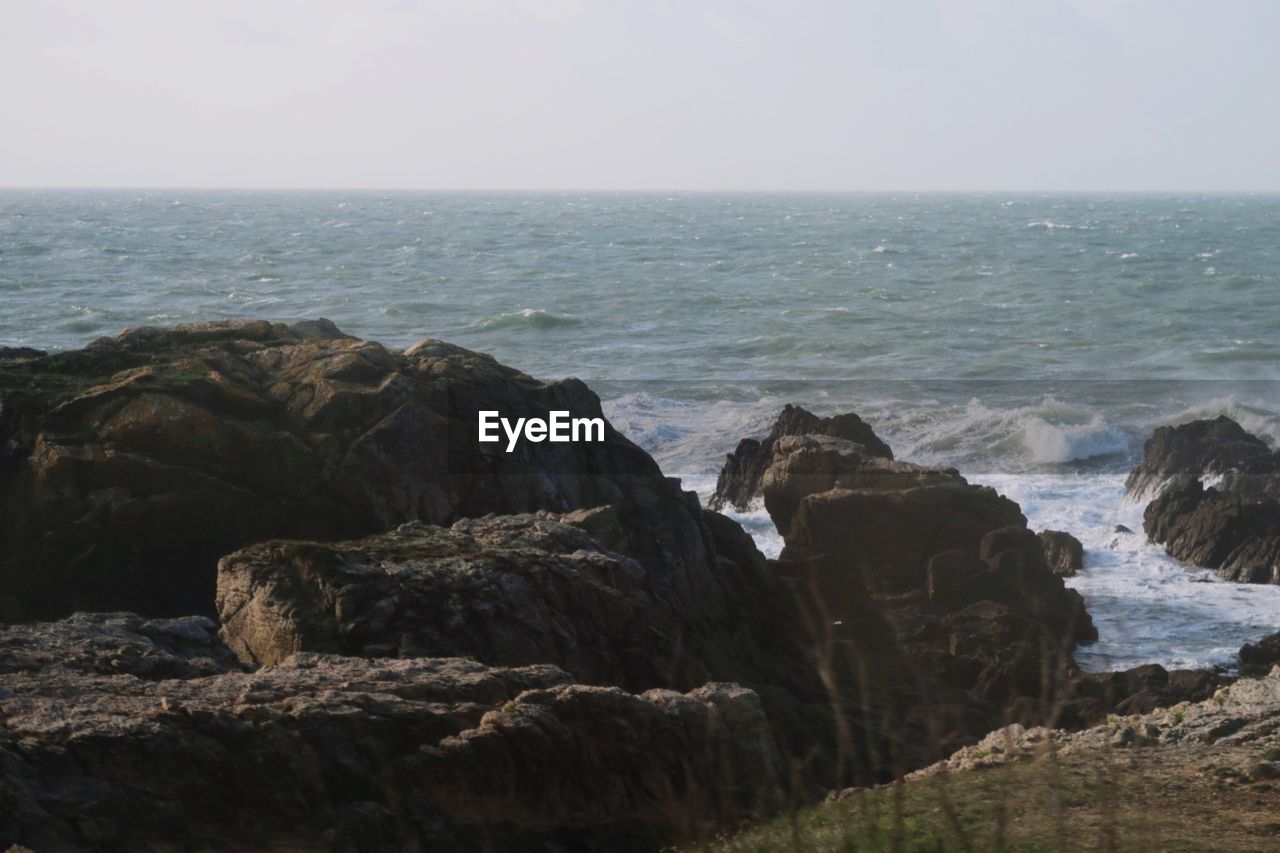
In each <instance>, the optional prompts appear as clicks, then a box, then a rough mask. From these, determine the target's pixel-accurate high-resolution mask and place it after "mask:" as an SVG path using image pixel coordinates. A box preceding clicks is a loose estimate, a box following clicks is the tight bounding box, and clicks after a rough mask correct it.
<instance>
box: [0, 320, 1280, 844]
mask: <svg viewBox="0 0 1280 853" xmlns="http://www.w3.org/2000/svg"><path fill="white" fill-rule="evenodd" d="M481 409H500V410H502V411H503V412H504V414H506V413H511V414H513V415H518V416H524V415H545V414H546V413H547V412H548V411H550V410H552V409H559V410H567V411H570V412H572V413H573V414H575V415H582V416H590V417H603V414H602V412H601V409H600V401H599V399H598V398H597V397H596V396H595V394H593V393H592V392H591V391H590V389H588V388H587V387H586V386H585V385H584V384H583V383H581V382H579V381H577V380H572V379H569V380H564V381H560V382H552V383H544V382H539V381H537V380H535V379H533V378H531V377H529V376H526V375H525V374H522V373H520V372H519V371H517V370H514V369H512V368H509V367H506V366H504V365H501V364H499V363H498V362H496V361H495V360H493V359H492V358H490V357H489V356H485V355H482V354H478V353H473V352H469V351H467V350H464V349H462V348H459V347H455V346H452V345H450V344H446V343H442V342H439V341H431V340H428V341H422V342H419V343H418V344H415V345H414V346H412V347H409V348H408V349H405V350H403V351H398V350H392V349H387V348H385V347H382V346H381V345H379V344H376V343H373V342H368V341H362V340H358V339H355V338H352V337H350V336H348V335H345V334H344V333H342V332H341V331H340V330H338V329H337V328H336V327H334V326H333V325H332V324H331V323H328V322H327V321H312V322H307V323H301V324H295V325H293V326H285V325H281V324H273V323H268V322H264V321H243V322H224V323H210V324H199V325H194V326H180V327H176V328H173V329H153V328H143V329H134V330H128V331H126V332H124V333H122V334H120V335H119V336H117V337H114V338H106V339H100V340H98V341H95V342H94V343H92V344H90V345H89V346H87V347H85V348H84V349H82V350H75V351H68V352H64V353H58V354H54V355H46V354H43V353H39V352H37V351H16V350H0V508H3V510H4V512H3V516H0V618H3V620H4V622H5V623H7V624H6V625H4V626H0V679H2V680H0V721H2V722H3V727H2V728H0V786H3V790H4V791H5V792H6V793H5V796H3V797H0V843H2V844H5V845H9V844H21V845H26V846H28V847H33V848H36V849H43V848H55V849H56V848H65V847H71V848H74V847H99V848H114V847H126V846H128V847H137V846H148V845H151V846H157V847H174V848H176V847H190V846H195V847H216V848H239V847H254V848H265V849H284V848H289V849H379V848H384V847H400V846H418V847H421V848H424V849H459V848H461V849H484V848H510V847H528V846H533V845H559V846H569V847H598V846H600V847H603V846H607V847H609V848H610V849H637V850H645V849H654V848H656V847H659V846H662V845H664V844H670V843H673V842H678V841H687V840H698V839H706V838H710V837H712V836H714V835H716V834H718V833H721V832H723V831H725V830H726V829H729V828H732V827H735V826H738V825H740V824H742V823H744V822H751V821H758V820H761V819H765V818H768V817H769V816H771V815H773V814H775V813H777V812H778V811H779V810H781V809H783V808H787V807H792V806H795V805H797V804H804V803H811V802H815V801H817V800H818V799H820V798H821V797H822V796H823V795H824V794H825V792H826V791H828V790H831V789H844V788H847V787H849V786H855V787H856V786H873V785H876V784H881V783H884V782H888V781H890V780H892V779H895V778H901V777H902V776H903V775H904V774H906V773H909V772H912V771H917V770H919V769H920V768H924V767H928V766H930V765H933V764H935V763H936V762H938V761H942V760H946V759H947V758H948V756H950V755H952V754H954V753H955V751H956V750H957V749H962V748H964V747H966V746H972V745H973V744H977V743H979V742H980V741H981V739H982V738H984V737H986V736H987V735H988V734H989V733H991V732H992V731H995V730H1001V729H1003V727H1006V726H1009V725H1018V726H1023V727H1025V728H1027V729H1034V728H1035V727H1049V728H1050V729H1062V730H1070V729H1081V728H1085V727H1088V726H1091V725H1095V724H1098V723H1105V721H1106V720H1107V719H1108V717H1109V716H1111V715H1115V714H1122V715H1123V714H1144V713H1149V712H1152V711H1153V710H1154V709H1156V708H1160V707H1166V706H1171V705H1175V704H1177V703H1179V702H1198V701H1202V700H1206V699H1209V698H1211V697H1212V696H1214V695H1215V693H1216V691H1219V690H1221V689H1222V688H1223V687H1224V686H1226V685H1227V684H1229V683H1230V681H1231V680H1232V679H1230V678H1227V677H1224V676H1223V675H1222V674H1220V673H1212V672H1198V671H1175V672H1172V673H1170V672H1166V671H1165V670H1163V669H1162V668H1160V667H1158V666H1155V667H1139V668H1137V669H1134V670H1130V671H1127V672H1120V673H1084V672H1082V671H1080V669H1079V668H1078V667H1077V666H1076V665H1075V663H1074V660H1073V650H1074V649H1075V648H1076V646H1077V645H1078V644H1081V643H1088V642H1090V641H1091V640H1093V639H1096V636H1097V634H1096V630H1095V629H1094V627H1093V624H1092V621H1091V620H1090V618H1089V615H1088V613H1087V611H1086V608H1085V606H1084V602H1083V600H1082V599H1081V597H1080V596H1079V594H1078V593H1075V592H1074V591H1073V590H1071V589H1069V588H1068V587H1066V585H1065V584H1064V583H1063V580H1062V577H1063V576H1065V575H1069V574H1070V573H1071V572H1074V571H1077V570H1079V569H1080V568H1081V565H1082V557H1083V554H1082V550H1081V548H1080V546H1079V542H1078V541H1075V540H1074V539H1073V538H1072V537H1071V536H1070V533H1069V532H1066V531H1041V532H1040V533H1039V534H1037V533H1036V532H1035V531H1032V530H1030V529H1029V528H1028V527H1027V522H1026V518H1025V517H1024V516H1023V514H1022V512H1021V510H1020V508H1019V507H1018V506H1017V504H1016V503H1014V502H1012V501H1010V500H1008V499H1007V498H1004V497H1002V496H1001V495H999V494H998V493H996V492H995V491H994V490H993V489H991V488H989V487H985V486H981V485H978V484H972V483H969V482H968V481H967V480H966V479H965V478H964V477H962V476H960V474H959V473H958V472H957V471H955V470H953V469H943V468H929V467H924V466H919V465H914V464H912V463H909V462H904V461H900V460H895V459H894V457H893V452H892V450H891V449H890V448H889V446H888V445H887V444H885V443H884V442H883V441H882V440H881V439H880V438H878V437H877V436H876V435H875V432H874V429H873V428H872V426H871V425H869V424H867V423H865V422H864V421H862V420H861V419H860V418H858V417H857V416H856V415H854V414H844V415H838V416H835V417H832V418H818V417H816V416H814V415H812V414H810V413H809V412H806V411H805V410H803V409H801V408H799V407H795V406H788V407H787V408H786V409H785V410H784V411H783V412H782V414H781V416H780V417H779V420H778V423H777V424H776V425H775V426H774V428H773V430H772V431H771V432H770V433H769V435H768V436H766V437H765V439H764V440H763V441H758V440H755V439H744V440H743V441H741V442H740V443H739V444H738V447H737V449H736V450H735V452H734V453H733V454H731V455H730V456H729V457H728V459H727V462H726V466H725V469H724V471H723V473H722V474H721V478H720V483H719V485H718V487H717V493H716V498H715V500H714V501H713V502H712V505H713V506H734V507H739V508H741V507H744V506H746V505H747V504H749V503H751V501H753V500H756V499H757V498H758V499H761V500H763V503H764V505H765V507H766V508H767V510H768V512H769V514H770V516H771V518H772V519H773V521H774V523H775V525H776V526H777V528H778V530H779V531H780V532H781V533H782V535H783V537H784V539H785V543H786V544H785V548H784V550H783V553H782V554H781V556H780V558H779V559H778V560H766V559H765V558H764V557H763V555H761V554H760V552H759V551H758V549H757V548H756V547H755V544H754V543H753V542H752V540H751V538H750V537H749V536H748V535H747V534H746V533H745V532H744V531H743V530H742V528H741V527H740V526H739V525H738V524H737V523H736V522H734V521H732V520H731V519H729V518H727V517H725V516H723V515H721V514H719V513H718V512H716V511H714V510H712V509H704V508H702V507H701V506H700V505H699V503H698V501H697V499H696V496H694V495H693V494H692V493H689V492H685V491H683V490H682V489H681V487H680V484H679V482H678V481H676V480H672V479H669V478H667V477H665V476H664V475H663V474H662V472H661V471H660V470H659V468H658V466H657V464H656V463H655V462H654V461H653V459H652V458H650V457H649V455H648V454H647V453H645V452H644V451H643V450H641V449H640V448H639V447H637V446H636V445H634V444H633V443H632V442H630V441H628V440H627V439H626V438H625V437H624V436H622V435H620V434H619V433H618V432H617V431H616V430H614V429H613V427H612V426H611V425H607V422H606V430H605V440H604V441H603V442H600V443H583V444H558V445H552V444H537V443H524V444H522V445H521V446H520V447H519V448H518V450H517V451H516V452H514V453H505V452H503V451H502V449H500V448H495V447H494V446H493V445H483V444H479V443H477V442H476V441H475V440H474V438H475V436H474V428H475V422H476V413H477V412H478V411H480V410H481ZM1232 426H1234V425H1232ZM1235 430H1239V427H1238V426H1236V427H1235ZM1235 430H1232V429H1231V426H1228V425H1226V424H1222V423H1219V422H1213V424H1212V425H1211V426H1210V427H1203V426H1197V425H1189V426H1187V427H1177V428H1172V429H1169V430H1164V431H1157V433H1156V435H1155V436H1154V437H1153V439H1152V441H1151V442H1149V443H1148V446H1147V452H1146V456H1145V457H1144V460H1143V464H1142V466H1140V468H1139V469H1138V470H1136V471H1135V472H1134V475H1133V477H1131V480H1130V487H1131V490H1132V491H1133V493H1134V494H1135V495H1148V494H1149V495H1151V496H1153V500H1152V502H1151V504H1150V506H1149V508H1148V510H1147V533H1148V535H1150V536H1151V537H1152V538H1153V539H1154V540H1156V541H1161V542H1165V543H1166V544H1167V547H1169V548H1170V552H1171V553H1174V554H1175V556H1180V557H1183V558H1184V559H1188V560H1189V561H1192V562H1197V563H1199V564H1207V562H1213V561H1216V562H1217V563H1218V564H1217V565H1210V566H1209V567H1211V568H1216V569H1219V571H1220V572H1223V573H1224V574H1225V575H1226V576H1232V577H1242V578H1243V577H1248V578H1249V579H1251V580H1252V579H1256V580H1271V582H1275V579H1274V577H1267V576H1265V573H1260V572H1259V570H1258V569H1257V566H1259V565H1261V564H1262V562H1265V560H1267V559H1269V558H1270V557H1269V555H1273V554H1274V548H1275V547H1276V546H1275V543H1276V542H1280V536H1276V535H1274V534H1275V530H1273V528H1272V527H1271V526H1269V525H1271V524H1272V521H1271V515H1270V514H1269V513H1273V512H1275V511H1276V510H1275V507H1276V501H1277V499H1280V487H1276V486H1275V485H1274V484H1275V483H1278V482H1280V475H1276V472H1277V471H1280V464H1278V463H1277V462H1276V456H1275V455H1274V454H1272V453H1271V451H1269V450H1267V449H1266V446H1265V445H1263V446H1262V448H1261V449H1259V448H1258V446H1257V445H1258V443H1259V442H1258V441H1257V440H1256V439H1253V438H1252V437H1250V436H1248V435H1247V433H1243V430H1240V431H1239V433H1243V435H1241V434H1239V433H1237V432H1235ZM1263 451H1266V452H1265V453H1264V452H1263ZM1206 475H1211V476H1215V477H1218V478H1219V481H1218V482H1217V484H1216V485H1212V486H1208V487H1206V486H1204V485H1203V484H1202V483H1201V482H1200V480H1199V479H1198V478H1202V477H1204V476H1206ZM1192 483H1195V484H1196V486H1192V485H1191V484H1192ZM1196 487H1199V488H1200V491H1199V492H1196V491H1195V488H1196ZM1224 542H1226V543H1228V544H1226V545H1224V544H1222V543H1224ZM1184 555H1185V556H1184ZM1206 555H1207V556H1206ZM1220 555H1225V556H1221V559H1219V556H1220ZM1260 561H1262V562H1260ZM1250 654H1252V655H1253V656H1252V657H1250V656H1249V655H1250ZM1266 654H1267V651H1266V650H1265V648H1264V649H1263V650H1262V651H1259V652H1257V653H1248V654H1242V658H1248V660H1247V661H1246V662H1247V663H1248V664H1249V665H1250V666H1252V667H1254V669H1253V670H1252V671H1255V672H1256V671H1258V670H1259V668H1261V667H1264V666H1265V656H1266ZM1246 674H1248V671H1246Z"/></svg>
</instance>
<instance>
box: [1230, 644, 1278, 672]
mask: <svg viewBox="0 0 1280 853" xmlns="http://www.w3.org/2000/svg"><path fill="white" fill-rule="evenodd" d="M1276 664H1280V633H1277V634H1269V635H1267V636H1266V637H1263V638H1262V639H1261V640H1258V641H1257V642H1256V643H1245V644H1244V645H1243V646H1241V647H1240V674H1241V675H1242V676H1245V677H1247V678H1260V677H1262V676H1264V675H1266V674H1267V673H1269V672H1271V668H1272V667H1274V666H1275V665H1276Z"/></svg>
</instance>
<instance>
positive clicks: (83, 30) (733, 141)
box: [0, 0, 1280, 191]
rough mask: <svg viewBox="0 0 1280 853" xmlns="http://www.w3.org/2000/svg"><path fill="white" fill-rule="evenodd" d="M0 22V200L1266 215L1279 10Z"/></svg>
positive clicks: (469, 3) (400, 14)
mask: <svg viewBox="0 0 1280 853" xmlns="http://www.w3.org/2000/svg"><path fill="white" fill-rule="evenodd" d="M0 2H2V3H3V13H2V14H0V95H2V98H0V108H2V109H3V116H4V117H3V120H2V122H0V186H11V187H12V186H130V187H279V188H284V187H316V188H319V187H343V188H348V187H368V188H387V189H488V190H514V189H527V190H549V189H565V190H728V191H752V190H806V191H813V190H817V191H852V190H868V191H885V190H939V191H958V190H992V191H1003V190H1068V191H1088V190H1153V191H1160V190H1209V191H1215V190H1224V191H1226V190H1244V191H1276V190H1280V156H1277V153H1276V152H1277V150H1278V145H1280V109H1277V106H1276V101H1277V97H1278V96H1277V92H1280V50H1277V49H1276V47H1275V42H1276V38H1277V34H1280V3H1278V2H1273V0H1215V2H1208V0H1203V2H1202V1H1201V0H881V1H880V2H854V1H851V0H845V2H822V0H785V2H783V0H775V2H758V0H670V2H668V0H456V2H454V0H435V2H432V0H419V2H409V0H359V2H353V0H186V2H174V0H112V2H110V3H104V2H101V0H27V2H20V1H19V0H0Z"/></svg>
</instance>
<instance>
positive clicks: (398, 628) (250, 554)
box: [218, 513, 678, 686]
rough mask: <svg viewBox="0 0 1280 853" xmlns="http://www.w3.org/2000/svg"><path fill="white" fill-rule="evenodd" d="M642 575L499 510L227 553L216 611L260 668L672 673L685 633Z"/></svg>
mask: <svg viewBox="0 0 1280 853" xmlns="http://www.w3.org/2000/svg"><path fill="white" fill-rule="evenodd" d="M595 515H599V514H598V513H597V514H595ZM569 518H571V519H584V516H583V515H578V516H569ZM585 519H586V523H588V524H589V523H590V520H591V516H590V515H588V516H585ZM643 581H644V571H643V569H642V568H641V567H640V566H639V564H637V563H636V562H635V561H634V560H632V559H630V558H628V557H625V556H623V555H621V554H617V553H614V552H612V551H607V550H605V549H604V548H603V547H601V546H600V545H599V544H597V543H596V541H595V540H594V539H592V538H591V536H589V535H588V534H587V533H586V532H585V531H584V530H582V529H581V528H579V527H576V526H574V525H573V524H567V523H565V522H564V521H562V520H561V516H556V515H552V514H549V513H540V514H536V515H514V516H491V517H487V518H483V519H465V520H462V521H459V522H457V523H455V524H454V525H453V526H452V527H448V528H443V527H436V526H432V525H426V524H421V523H414V524H407V525H403V526H402V527H400V528H399V529H397V530H395V531H392V532H390V533H387V534H383V535H379V536H371V537H367V538H365V539H360V540H356V541H351V542H336V543H327V544H325V543H317V542H268V543H264V544H261V545H254V546H252V547H250V548H246V549H244V550H242V551H239V552H237V553H235V554H232V555H230V556H228V557H226V558H224V559H223V560H222V561H221V562H220V563H219V567H218V610H219V613H220V615H221V619H222V623H223V629H222V630H223V634H224V636H225V637H226V639H227V642H228V644H229V645H230V646H231V647H232V648H233V649H234V650H235V651H236V653H237V654H238V655H239V656H240V657H241V659H242V660H244V661H245V662H246V663H250V664H255V665H257V664H273V663H278V662H280V661H282V660H284V659H285V658H287V657H289V656H290V655H292V654H294V653H295V652H299V651H320V652H336V653H342V654H358V655H365V656H379V657H383V656H391V657H421V656H451V655H467V656H471V657H474V658H475V659H477V660H480V661H482V662H484V663H488V664H502V665H508V666H510V665H524V664H530V663H538V662H544V661H550V662H554V663H556V664H557V665H558V666H561V667H562V668H564V669H565V670H567V671H569V672H570V673H572V674H573V675H574V677H575V678H577V679H578V680H581V681H584V682H587V683H609V684H621V685H624V686H629V685H633V684H634V685H644V684H645V682H647V686H654V685H655V684H660V683H661V684H666V683H670V675H669V669H670V667H671V665H672V658H673V656H674V655H675V654H676V647H677V642H678V638H677V636H676V633H675V629H674V626H672V625H669V624H666V623H665V622H664V621H663V620H662V617H661V615H660V611H659V610H658V609H657V608H656V607H653V606H651V603H650V601H649V599H648V597H647V596H646V595H645V593H644V587H643Z"/></svg>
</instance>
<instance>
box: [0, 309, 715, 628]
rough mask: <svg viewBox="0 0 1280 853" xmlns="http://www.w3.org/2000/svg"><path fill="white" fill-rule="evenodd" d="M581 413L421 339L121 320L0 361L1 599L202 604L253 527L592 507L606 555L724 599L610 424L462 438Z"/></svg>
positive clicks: (696, 530)
mask: <svg viewBox="0 0 1280 853" xmlns="http://www.w3.org/2000/svg"><path fill="white" fill-rule="evenodd" d="M480 409H496V410H498V411H500V412H502V413H503V415H505V416H508V417H520V416H533V415H537V416H540V417H545V416H546V414H547V412H548V411H550V410H553V409H562V410H567V411H570V412H571V413H572V414H573V415H574V416H587V417H598V416H600V407H599V400H598V399H597V398H596V396H595V395H594V394H593V393H592V392H591V391H589V390H588V389H587V388H586V386H584V385H583V384H582V383H581V382H578V381H577V380H572V379H569V380H564V381H560V382H552V383H542V382H538V381H535V380H533V379H531V378H529V377H528V376H526V375H524V374H522V373H520V372H518V371H516V370H513V369H511V368H508V367H504V366H503V365H501V364H499V363H497V362H496V361H494V360H493V359H492V358H490V357H489V356H485V355H481V354H479V353H474V352H469V351H467V350H464V349H461V348H459V347H455V346H451V345H449V344H445V343H440V342H438V341H423V342H420V343H418V344H416V345H415V346H413V347H410V348H409V349H407V350H405V351H403V352H400V351H396V350H389V349H387V348H385V347H383V346H381V345H379V344H377V343H373V342H369V341H361V340H357V339H355V338H351V337H349V336H347V335H344V334H342V333H341V332H340V331H338V330H337V329H336V328H335V327H333V325H332V324H330V323H327V322H326V321H318V322H316V321H313V322H309V323H304V324H299V325H297V326H294V327H287V326H282V325H278V324H272V323H268V322H265V321H238V322H226V323H208V324H200V325H196V326H180V327H177V328H175V329H154V328H142V329H134V330H130V331H127V332H124V333H122V334H121V335H119V336H117V337H115V338H104V339H100V340H98V341H96V342H94V343H93V344H91V345H89V346H88V347H86V348H84V349H83V350H75V351H69V352H64V353H58V354H55V355H50V356H44V357H36V358H31V359H27V360H12V359H10V360H5V361H0V606H2V607H3V609H4V615H5V618H7V619H10V620H13V619H19V618H28V619H29V618H37V617H47V616H57V615H62V614H66V613H68V612H71V611H73V610H77V609H93V610H104V609H109V610H114V609H119V610H130V611H135V612H139V613H143V614H147V615H183V614H190V613H212V605H213V599H214V579H215V566H216V563H217V560H218V559H219V558H220V557H222V556H223V555H225V554H227V553H229V552H231V551H233V550H235V549H237V548H241V547H244V546H247V545H250V544H253V543H255V542H260V541H263V540H266V539H269V538H273V537H296V538H314V539H335V538H350V537H356V536H362V535H367V534H371V533H378V532H383V531H385V530H387V529H390V528H392V527H394V526H396V525H398V524H403V523H405V522H409V521H419V520H420V521H425V522H429V523H437V524H447V523H451V522H453V521H455V520H457V519H459V518H465V517H473V516H480V515H484V514H487V513H493V512H497V513H513V512H531V511H535V510H539V509H546V510H554V511H561V512H563V511H571V510H574V509H582V508H589V507H594V506H601V505H605V504H611V505H613V506H615V507H617V508H618V511H619V513H621V514H623V515H625V516H626V517H627V518H628V519H630V520H631V521H632V522H633V525H632V527H631V528H630V529H632V530H637V529H641V528H643V530H644V535H638V536H635V537H633V538H632V540H631V541H629V542H628V543H627V548H626V550H627V553H628V554H630V555H631V556H633V557H635V558H636V559H637V560H638V561H639V562H640V563H641V564H642V565H643V566H644V567H645V568H646V570H648V571H651V572H656V573H660V574H664V575H667V576H669V577H670V582H671V583H672V585H673V586H674V585H677V584H685V585H686V586H687V589H684V590H683V593H684V594H693V593H698V594H702V595H704V596H705V597H707V598H708V599H711V600H712V604H711V606H712V607H714V606H716V605H717V604H720V605H723V603H724V596H723V592H722V591H719V590H717V589H714V587H715V586H716V584H715V583H714V582H711V581H709V580H708V578H707V576H706V575H707V572H706V567H707V565H708V564H709V563H711V562H714V560H715V559H716V558H715V557H714V556H713V553H714V542H713V541H712V540H713V537H712V536H711V534H710V533H709V531H708V529H707V528H706V526H705V525H704V524H702V523H701V521H700V513H699V510H698V508H697V506H696V502H693V501H691V500H690V499H689V498H688V497H686V496H685V495H684V494H683V493H682V492H681V491H680V489H679V486H678V483H676V482H673V481H669V480H667V479H666V478H664V477H663V476H662V474H661V472H660V471H659V470H658V467H657V465H656V464H655V463H654V462H653V460H652V459H651V458H650V457H649V456H648V455H647V454H646V453H644V452H643V451H642V450H640V449H639V448H638V447H636V446H635V445H633V444H632V443H631V442H629V441H627V440H626V439H625V438H623V437H622V436H621V435H619V434H618V433H617V432H616V431H614V430H613V429H612V428H611V427H608V428H606V435H605V441H604V442H603V443H591V444H588V443H560V444H551V443H547V442H543V443H537V444H535V443H530V442H523V443H521V445H520V446H519V447H518V448H517V449H516V451H515V452H513V453H505V452H504V448H503V447H502V446H499V445H497V444H479V443H477V441H476V440H475V439H476V433H477V418H476V412H477V411H478V410H480Z"/></svg>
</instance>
